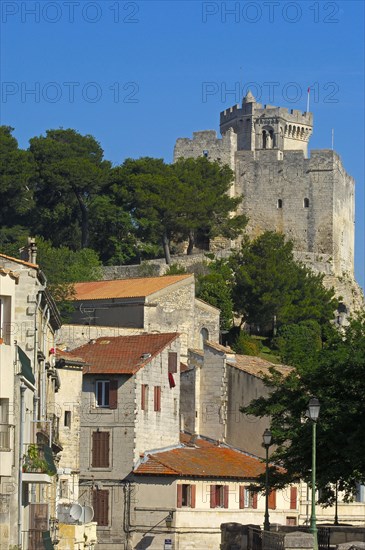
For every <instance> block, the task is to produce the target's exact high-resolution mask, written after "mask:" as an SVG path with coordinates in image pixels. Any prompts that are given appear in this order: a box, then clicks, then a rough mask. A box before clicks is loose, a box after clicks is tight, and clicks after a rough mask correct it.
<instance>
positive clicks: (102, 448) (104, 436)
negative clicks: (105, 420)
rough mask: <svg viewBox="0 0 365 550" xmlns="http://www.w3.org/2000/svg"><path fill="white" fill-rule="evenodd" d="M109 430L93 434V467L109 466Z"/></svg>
mask: <svg viewBox="0 0 365 550" xmlns="http://www.w3.org/2000/svg"><path fill="white" fill-rule="evenodd" d="M109 436H110V434H109V432H93V434H92V457H91V466H92V468H109Z"/></svg>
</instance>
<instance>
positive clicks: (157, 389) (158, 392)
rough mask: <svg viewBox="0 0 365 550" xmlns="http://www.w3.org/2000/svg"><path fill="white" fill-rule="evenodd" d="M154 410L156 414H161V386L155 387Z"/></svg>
mask: <svg viewBox="0 0 365 550" xmlns="http://www.w3.org/2000/svg"><path fill="white" fill-rule="evenodd" d="M153 410H154V412H161V386H154V388H153Z"/></svg>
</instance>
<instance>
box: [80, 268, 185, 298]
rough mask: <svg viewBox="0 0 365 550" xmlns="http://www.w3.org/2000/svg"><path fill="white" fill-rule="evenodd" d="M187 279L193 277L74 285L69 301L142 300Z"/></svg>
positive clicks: (122, 280) (170, 276)
mask: <svg viewBox="0 0 365 550" xmlns="http://www.w3.org/2000/svg"><path fill="white" fill-rule="evenodd" d="M189 278H191V279H192V278H193V275H190V274H186V275H166V276H163V277H143V278H139V279H115V280H113V281H93V282H87V283H75V284H74V294H73V296H72V297H71V298H70V299H71V300H74V301H75V300H102V299H109V298H143V297H146V296H149V295H150V294H154V293H155V292H158V291H159V290H163V289H164V288H167V287H169V286H171V285H173V284H175V283H178V282H180V281H184V280H187V279H189Z"/></svg>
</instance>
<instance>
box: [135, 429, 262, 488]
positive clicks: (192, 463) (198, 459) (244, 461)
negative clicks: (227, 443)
mask: <svg viewBox="0 0 365 550" xmlns="http://www.w3.org/2000/svg"><path fill="white" fill-rule="evenodd" d="M194 443H195V445H194V446H190V447H189V446H186V447H179V448H176V449H172V450H170V451H164V452H160V453H154V454H153V455H148V458H147V461H146V462H143V463H142V464H140V465H139V466H138V467H137V468H136V469H135V471H134V473H135V474H140V475H173V476H180V477H203V478H212V477H213V478H234V479H255V478H257V477H258V476H259V475H261V474H263V473H264V472H265V464H264V463H263V462H262V461H261V460H260V459H259V458H256V457H253V456H250V455H247V454H245V453H243V452H240V451H238V450H235V449H231V448H228V447H224V446H222V447H220V446H217V445H216V444H214V443H213V442H208V441H205V440H203V439H199V438H198V439H196V440H195V441H194Z"/></svg>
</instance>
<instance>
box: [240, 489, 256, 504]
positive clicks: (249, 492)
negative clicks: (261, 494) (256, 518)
mask: <svg viewBox="0 0 365 550" xmlns="http://www.w3.org/2000/svg"><path fill="white" fill-rule="evenodd" d="M240 508H257V492H256V491H254V490H253V489H252V488H251V487H245V486H244V485H241V486H240Z"/></svg>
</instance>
